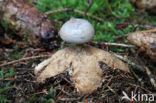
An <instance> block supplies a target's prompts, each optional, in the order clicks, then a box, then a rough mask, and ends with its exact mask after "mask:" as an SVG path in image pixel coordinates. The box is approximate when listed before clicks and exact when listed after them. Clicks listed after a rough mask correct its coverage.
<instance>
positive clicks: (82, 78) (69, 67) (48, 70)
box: [35, 18, 129, 94]
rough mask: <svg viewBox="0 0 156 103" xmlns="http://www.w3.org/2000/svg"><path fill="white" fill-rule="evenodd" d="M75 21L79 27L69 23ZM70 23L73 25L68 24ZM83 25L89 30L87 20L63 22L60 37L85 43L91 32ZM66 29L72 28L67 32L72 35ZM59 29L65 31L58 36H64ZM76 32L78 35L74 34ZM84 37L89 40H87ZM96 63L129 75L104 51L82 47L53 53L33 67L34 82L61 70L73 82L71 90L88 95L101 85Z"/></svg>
mask: <svg viewBox="0 0 156 103" xmlns="http://www.w3.org/2000/svg"><path fill="white" fill-rule="evenodd" d="M77 21H78V22H79V21H80V22H79V23H80V25H77V23H73V22H77ZM81 21H82V22H81ZM70 22H71V23H73V24H68V23H70ZM79 23H78V24H79ZM85 23H86V24H85ZM71 25H72V26H73V27H72V26H71ZM83 25H85V26H86V25H90V27H91V28H92V29H93V27H92V26H91V24H90V23H89V22H88V21H86V20H83V19H75V18H72V20H69V21H67V22H66V23H65V24H64V25H63V27H62V28H61V30H60V35H61V38H62V39H63V40H65V41H66V42H70V43H76V44H82V43H85V42H88V41H89V40H91V39H92V38H93V34H94V29H93V30H90V29H87V30H86V31H85V29H84V28H83V27H81V26H83ZM65 26H67V27H65ZM68 26H69V27H71V28H72V29H73V30H71V31H72V32H70V30H67V29H70V28H68ZM74 26H75V27H74ZM87 28H89V26H87ZM74 29H75V30H74ZM78 29H81V30H78ZM63 30H65V34H62V33H64V31H63ZM91 31H92V32H91ZM76 32H78V33H80V34H77V33H76ZM83 32H84V33H83ZM87 33H90V34H87ZM66 34H67V35H66ZM62 35H64V36H62ZM69 35H70V36H69ZM71 35H72V36H71ZM75 35H76V36H75ZM77 35H79V36H77ZM67 36H69V37H67ZM87 36H90V37H89V38H88V37H87ZM79 37H80V39H79ZM81 37H84V38H85V39H84V38H83V39H81ZM77 39H78V40H77ZM68 40H69V41H68ZM79 41H80V42H79ZM100 62H103V63H105V64H107V65H108V66H109V67H112V68H114V69H121V70H123V71H125V72H129V69H128V67H127V66H126V65H125V64H124V63H123V62H122V61H120V60H119V59H118V58H117V57H115V56H114V55H112V54H110V53H109V52H107V51H104V50H101V49H98V48H95V47H92V46H89V45H85V44H84V45H77V46H74V47H66V48H64V49H62V50H59V51H57V52H56V53H55V54H54V55H52V56H51V57H50V58H49V59H47V60H45V61H43V62H42V63H40V64H39V65H38V66H36V68H35V74H36V75H38V78H37V81H38V82H43V81H44V80H45V79H46V78H50V77H54V76H56V75H59V74H60V73H62V72H64V71H67V72H68V73H69V75H70V79H71V80H72V81H73V82H74V83H75V87H76V88H77V90H78V92H79V93H81V94H88V93H92V92H93V91H94V90H96V89H97V88H98V87H100V85H101V82H102V69H101V67H100V65H99V64H100Z"/></svg>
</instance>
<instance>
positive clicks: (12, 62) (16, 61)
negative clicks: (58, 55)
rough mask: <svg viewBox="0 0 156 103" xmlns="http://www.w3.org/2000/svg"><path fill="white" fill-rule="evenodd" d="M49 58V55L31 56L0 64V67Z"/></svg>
mask: <svg viewBox="0 0 156 103" xmlns="http://www.w3.org/2000/svg"><path fill="white" fill-rule="evenodd" d="M50 56H51V55H39V56H32V57H26V58H21V59H19V60H14V61H11V62H7V63H3V64H0V67H2V66H6V65H10V64H14V63H18V62H21V61H25V60H30V59H38V58H43V57H50Z"/></svg>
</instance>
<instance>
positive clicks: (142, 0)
mask: <svg viewBox="0 0 156 103" xmlns="http://www.w3.org/2000/svg"><path fill="white" fill-rule="evenodd" d="M131 3H132V4H133V5H134V6H135V7H137V9H140V10H149V11H150V12H152V13H156V0H131Z"/></svg>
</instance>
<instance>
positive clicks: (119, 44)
mask: <svg viewBox="0 0 156 103" xmlns="http://www.w3.org/2000/svg"><path fill="white" fill-rule="evenodd" d="M93 43H96V44H97V43H98V42H93ZM100 43H101V44H105V45H109V46H121V47H127V48H135V47H136V46H135V45H130V44H121V43H108V42H100Z"/></svg>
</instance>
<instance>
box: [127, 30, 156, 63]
mask: <svg viewBox="0 0 156 103" xmlns="http://www.w3.org/2000/svg"><path fill="white" fill-rule="evenodd" d="M127 39H128V40H129V41H130V42H131V43H132V44H134V45H137V46H139V47H140V48H141V50H142V51H145V52H146V54H147V55H149V56H150V58H151V59H152V60H153V61H156V29H154V30H147V31H139V32H134V33H130V34H129V35H128V37H127Z"/></svg>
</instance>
